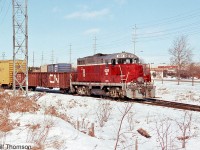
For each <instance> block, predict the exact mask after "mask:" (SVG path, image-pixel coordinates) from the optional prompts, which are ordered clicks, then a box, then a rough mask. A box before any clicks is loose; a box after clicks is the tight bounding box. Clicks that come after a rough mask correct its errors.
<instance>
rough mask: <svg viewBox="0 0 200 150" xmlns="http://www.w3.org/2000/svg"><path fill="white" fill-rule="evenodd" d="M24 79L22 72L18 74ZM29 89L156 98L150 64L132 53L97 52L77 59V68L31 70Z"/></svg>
mask: <svg viewBox="0 0 200 150" xmlns="http://www.w3.org/2000/svg"><path fill="white" fill-rule="evenodd" d="M18 80H19V81H20V80H23V74H18ZM28 86H29V87H30V88H32V89H35V88H36V87H37V86H41V87H48V88H60V90H61V91H62V92H70V93H77V94H79V95H100V96H108V97H112V98H124V97H128V98H131V99H142V98H153V97H155V87H154V86H153V84H152V83H151V75H150V68H149V65H144V64H141V63H140V62H139V58H138V57H137V56H136V55H134V54H131V53H127V52H122V53H115V54H100V53H99V54H95V55H93V56H88V57H84V58H79V59H78V60H77V71H76V72H69V73H58V72H46V73H41V72H38V73H29V85H28Z"/></svg>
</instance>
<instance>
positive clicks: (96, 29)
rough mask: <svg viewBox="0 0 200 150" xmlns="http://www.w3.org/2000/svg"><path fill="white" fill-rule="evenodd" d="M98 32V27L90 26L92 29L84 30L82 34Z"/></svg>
mask: <svg viewBox="0 0 200 150" xmlns="http://www.w3.org/2000/svg"><path fill="white" fill-rule="evenodd" d="M99 32H100V29H99V28H92V29H88V30H86V31H85V32H84V34H86V35H88V34H90V35H91V34H97V33H99Z"/></svg>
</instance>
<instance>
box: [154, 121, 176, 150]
mask: <svg viewBox="0 0 200 150" xmlns="http://www.w3.org/2000/svg"><path fill="white" fill-rule="evenodd" d="M155 122H156V133H157V141H158V143H159V146H160V147H161V149H162V150H168V149H172V148H173V147H174V145H173V142H174V139H175V138H174V137H173V134H174V133H173V131H172V122H171V121H170V119H169V118H167V119H164V120H161V121H155Z"/></svg>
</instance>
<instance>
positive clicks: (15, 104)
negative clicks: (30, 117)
mask: <svg viewBox="0 0 200 150" xmlns="http://www.w3.org/2000/svg"><path fill="white" fill-rule="evenodd" d="M39 97H41V95H34V96H32V97H29V98H27V97H24V96H22V95H20V94H18V95H17V96H13V95H12V94H9V93H8V92H6V91H5V90H2V89H1V91H0V131H2V132H9V131H11V130H12V129H14V128H15V127H18V126H20V123H18V122H17V121H12V120H11V119H9V114H10V113H15V112H36V111H37V110H38V109H39V105H38V104H37V103H36V101H37V100H38V98H39Z"/></svg>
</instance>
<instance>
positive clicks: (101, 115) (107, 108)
mask: <svg viewBox="0 0 200 150" xmlns="http://www.w3.org/2000/svg"><path fill="white" fill-rule="evenodd" d="M111 111H112V107H111V104H110V102H101V101H100V102H99V107H98V108H97V112H96V114H97V119H98V122H99V125H100V127H103V126H104V125H105V123H106V122H107V121H108V119H109V117H110V114H111Z"/></svg>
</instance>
